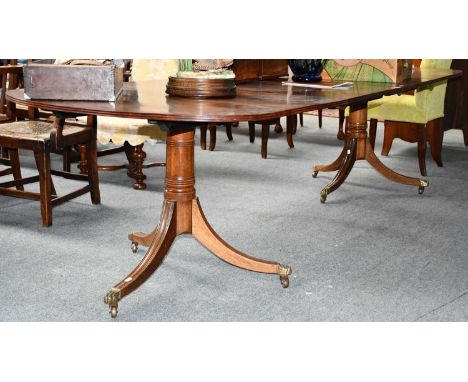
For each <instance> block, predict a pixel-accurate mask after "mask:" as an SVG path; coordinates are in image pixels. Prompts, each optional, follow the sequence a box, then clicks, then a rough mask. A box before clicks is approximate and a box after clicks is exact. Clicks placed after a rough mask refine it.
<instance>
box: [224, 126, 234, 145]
mask: <svg viewBox="0 0 468 382" xmlns="http://www.w3.org/2000/svg"><path fill="white" fill-rule="evenodd" d="M231 125H232V124H231V123H226V124H225V125H224V126H226V135H227V137H228V139H229V140H230V141H232V140H233V138H232V129H231Z"/></svg>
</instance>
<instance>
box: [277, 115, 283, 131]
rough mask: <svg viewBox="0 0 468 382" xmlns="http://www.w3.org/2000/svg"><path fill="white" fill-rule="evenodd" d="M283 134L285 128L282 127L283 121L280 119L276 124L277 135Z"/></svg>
mask: <svg viewBox="0 0 468 382" xmlns="http://www.w3.org/2000/svg"><path fill="white" fill-rule="evenodd" d="M282 132H283V127H282V126H281V120H280V119H279V118H278V120H277V121H276V123H275V133H276V134H281V133H282Z"/></svg>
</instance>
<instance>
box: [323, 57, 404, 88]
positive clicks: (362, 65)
mask: <svg viewBox="0 0 468 382" xmlns="http://www.w3.org/2000/svg"><path fill="white" fill-rule="evenodd" d="M411 72H412V61H411V60H406V59H382V60H376V59H372V60H371V59H351V60H350V59H345V60H341V59H340V60H337V59H330V60H327V61H326V62H325V65H324V71H323V73H322V77H323V78H324V79H328V78H329V79H331V80H332V81H372V82H396V83H398V82H402V81H404V80H406V79H409V78H411Z"/></svg>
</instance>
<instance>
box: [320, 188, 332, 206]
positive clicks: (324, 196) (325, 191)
mask: <svg viewBox="0 0 468 382" xmlns="http://www.w3.org/2000/svg"><path fill="white" fill-rule="evenodd" d="M329 192H330V191H329V190H328V188H326V187H325V188H323V189H322V191H320V203H325V201H326V200H327V196H328V194H329Z"/></svg>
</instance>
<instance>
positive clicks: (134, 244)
mask: <svg viewBox="0 0 468 382" xmlns="http://www.w3.org/2000/svg"><path fill="white" fill-rule="evenodd" d="M130 248H131V249H132V252H133V253H137V251H138V243H135V242H134V241H132V245H131V246H130Z"/></svg>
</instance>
